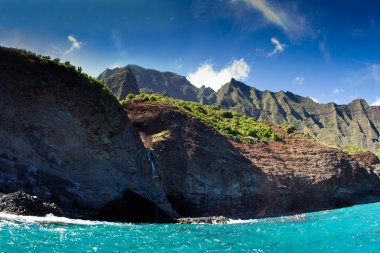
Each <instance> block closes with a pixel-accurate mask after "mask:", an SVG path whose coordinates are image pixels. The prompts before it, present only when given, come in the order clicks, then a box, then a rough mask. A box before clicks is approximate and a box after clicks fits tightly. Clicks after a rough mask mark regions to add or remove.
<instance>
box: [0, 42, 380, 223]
mask: <svg viewBox="0 0 380 253" xmlns="http://www.w3.org/2000/svg"><path fill="white" fill-rule="evenodd" d="M0 75H1V77H2V78H1V79H0V143H1V144H2V145H1V146H0V211H1V212H8V213H14V214H22V215H42V216H43V215H46V214H48V213H53V214H54V215H57V216H65V217H70V218H79V219H93V220H104V221H119V222H136V223H154V222H160V223H171V222H178V223H222V224H223V223H226V222H228V219H229V218H231V219H251V218H261V217H268V216H280V215H283V214H288V213H302V212H306V211H315V210H321V209H332V208H339V207H344V206H350V205H353V204H356V203H368V202H371V201H377V200H378V198H377V197H378V196H380V177H379V176H380V163H379V160H378V158H377V157H376V156H374V154H372V153H370V152H368V153H363V154H356V155H350V154H348V153H345V152H343V151H342V150H340V149H338V148H334V147H330V146H327V145H324V144H322V143H320V142H318V141H316V140H314V139H313V138H310V137H307V136H305V135H303V134H299V133H293V134H288V133H285V132H284V131H283V130H281V128H279V127H278V126H275V125H273V126H271V127H272V129H273V130H274V131H276V133H278V134H279V135H281V136H283V138H282V139H281V140H276V141H257V142H254V143H245V142H242V141H238V140H235V139H231V138H227V137H226V136H224V135H222V134H220V133H219V132H218V131H216V130H215V129H214V128H213V127H211V126H210V125H208V124H206V123H205V122H203V121H202V120H199V119H197V118H195V117H193V116H192V115H190V114H189V113H187V112H186V111H183V110H179V109H178V108H176V107H173V106H169V105H168V104H165V103H163V104H159V103H154V102H149V101H135V102H133V101H132V102H126V103H124V104H123V105H121V104H120V103H119V101H117V99H116V98H115V97H114V96H113V95H112V94H111V92H110V91H109V90H108V89H107V87H105V86H104V85H103V84H102V83H100V82H99V81H97V80H95V79H93V78H91V77H89V76H87V75H85V74H83V73H81V72H80V71H78V70H77V69H76V68H75V67H73V66H72V65H70V64H68V63H59V62H57V61H53V60H50V59H47V58H44V57H42V56H37V55H34V54H31V53H29V52H26V51H22V50H16V49H7V48H2V47H0ZM227 117H228V115H227ZM183 217H190V218H183ZM225 217H228V218H225Z"/></svg>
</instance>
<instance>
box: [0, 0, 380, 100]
mask: <svg viewBox="0 0 380 253" xmlns="http://www.w3.org/2000/svg"><path fill="white" fill-rule="evenodd" d="M0 10H1V15H0V45H2V46H9V47H18V48H26V49H28V50H32V51H35V52H37V53H42V54H47V55H51V56H53V57H59V58H61V59H63V60H69V61H71V62H72V63H73V64H75V65H78V66H82V68H83V70H84V71H85V72H87V73H89V74H91V75H93V76H97V75H98V74H99V73H100V72H102V71H103V70H104V69H105V68H112V67H116V66H124V65H126V64H138V65H141V66H143V67H147V68H154V69H158V70H161V71H172V72H176V73H178V74H181V75H184V76H187V77H188V78H189V79H190V81H192V82H193V83H194V84H195V85H198V86H199V85H202V84H204V85H206V86H210V87H212V88H213V89H215V90H216V89H218V88H219V87H220V86H221V85H222V84H223V83H225V82H227V81H228V80H229V79H230V78H231V77H235V78H237V79H239V80H242V81H243V82H245V83H246V84H248V85H251V86H254V87H256V88H258V89H261V90H265V89H268V90H272V91H279V90H285V91H291V92H293V93H296V94H300V95H303V96H309V97H312V98H314V99H317V100H318V101H319V102H322V103H327V102H330V101H333V102H336V103H338V104H342V103H348V102H350V101H352V100H353V99H356V98H364V99H366V100H367V101H368V103H369V104H379V105H380V47H379V45H380V1H374V0H362V1H357V0H355V1H354V0H345V1H328V0H307V1H306V0H305V1H296V0H295V1H292V0H289V1H285V0H282V1H273V0H214V1H204V0H171V1H169V0H160V1H152V0H124V1H115V0H108V1H85V0H83V1H74V0H62V1H58V0H51V1H47V0H45V1H44V0H40V1H27V0H23V1H21V0H0Z"/></svg>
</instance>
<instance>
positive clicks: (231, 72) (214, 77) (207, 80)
mask: <svg viewBox="0 0 380 253" xmlns="http://www.w3.org/2000/svg"><path fill="white" fill-rule="evenodd" d="M250 70H251V68H250V67H249V65H248V64H247V63H246V62H245V60H244V59H243V58H242V59H240V60H234V61H233V62H232V63H231V65H229V66H226V67H224V68H222V69H220V70H219V71H217V70H215V69H214V65H213V64H212V63H210V62H205V63H203V64H201V66H200V67H198V69H197V70H196V71H195V72H191V73H188V74H187V76H186V78H187V79H188V80H189V81H190V82H191V83H192V84H194V85H195V86H197V87H201V86H202V85H205V86H206V87H210V88H211V89H213V90H215V91H217V90H218V89H219V88H220V87H221V86H222V85H223V84H225V83H227V82H229V81H230V80H231V78H235V79H237V80H241V81H243V80H245V79H246V78H247V77H248V74H249V72H250Z"/></svg>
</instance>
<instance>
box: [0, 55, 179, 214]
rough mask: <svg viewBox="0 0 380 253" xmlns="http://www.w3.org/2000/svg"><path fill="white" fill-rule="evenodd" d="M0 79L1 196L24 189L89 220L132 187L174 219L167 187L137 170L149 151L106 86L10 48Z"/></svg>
mask: <svg viewBox="0 0 380 253" xmlns="http://www.w3.org/2000/svg"><path fill="white" fill-rule="evenodd" d="M0 76H1V79H0V143H1V145H0V154H4V155H3V158H4V160H3V163H2V164H0V165H1V166H0V188H1V189H2V190H4V191H6V192H11V191H17V190H19V189H22V190H24V191H25V192H26V193H30V194H33V195H37V196H38V197H40V198H41V199H43V200H44V201H49V202H54V203H56V204H58V205H59V206H60V207H61V208H62V210H63V211H64V212H65V214H66V213H72V212H71V211H73V210H74V209H75V210H79V211H75V212H74V213H75V214H76V215H82V214H87V213H89V212H90V213H92V212H96V211H97V210H100V209H101V208H102V207H104V206H105V205H106V204H108V203H109V202H110V201H112V200H115V199H119V198H120V197H121V196H122V195H123V193H124V192H125V191H126V189H131V190H133V191H134V192H136V193H137V194H142V195H144V196H145V197H146V198H147V199H149V200H150V201H152V202H153V203H155V204H157V205H158V206H159V207H160V208H161V209H162V210H164V211H165V212H168V213H169V215H175V212H173V211H172V209H171V206H170V204H169V203H168V201H167V200H166V197H165V194H164V192H163V189H162V187H161V186H160V185H155V184H153V183H152V182H153V180H152V178H151V177H150V176H147V175H145V174H144V173H143V172H141V171H138V170H136V168H135V161H136V156H137V154H138V152H140V151H141V150H142V149H144V146H143V144H142V142H141V139H140V137H139V135H138V133H137V131H136V130H135V128H134V127H133V126H132V124H131V123H130V121H129V119H128V116H127V114H126V113H125V112H124V110H123V109H122V108H121V106H120V105H119V103H118V101H117V100H116V99H115V98H114V97H113V96H112V95H111V94H110V93H109V92H107V91H106V90H105V89H104V88H103V87H102V86H101V85H99V84H98V83H96V82H95V81H94V80H91V79H89V78H87V77H85V76H84V75H81V74H79V73H78V72H76V71H75V69H74V68H73V67H70V66H68V65H63V64H57V63H54V62H52V61H48V60H42V59H41V58H39V57H35V56H32V55H30V54H28V53H25V52H21V51H17V50H11V49H5V48H0ZM7 158H8V159H7ZM6 160H7V161H6ZM10 161H12V162H13V164H12V162H10ZM1 180H2V181H1ZM33 180H34V181H33ZM45 188H46V189H45ZM39 189H40V190H39ZM76 208H77V209H76ZM81 212H82V213H81ZM89 218H91V217H89Z"/></svg>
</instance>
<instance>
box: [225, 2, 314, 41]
mask: <svg viewBox="0 0 380 253" xmlns="http://www.w3.org/2000/svg"><path fill="white" fill-rule="evenodd" d="M231 2H232V3H239V2H243V3H246V4H247V5H248V6H249V7H251V8H253V9H255V10H257V11H259V12H261V14H262V15H263V17H264V18H265V19H266V20H267V21H268V22H270V23H272V24H274V25H276V26H278V27H280V28H281V29H282V30H284V32H285V33H286V34H287V35H288V36H289V38H290V39H291V40H299V39H301V38H302V37H307V36H314V31H313V29H312V28H311V27H310V24H309V22H308V20H307V19H306V17H305V16H304V15H301V14H300V13H299V12H298V8H297V6H296V5H295V4H294V3H289V2H288V3H286V2H280V1H277V2H275V1H271V2H269V1H268V0H231Z"/></svg>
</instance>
